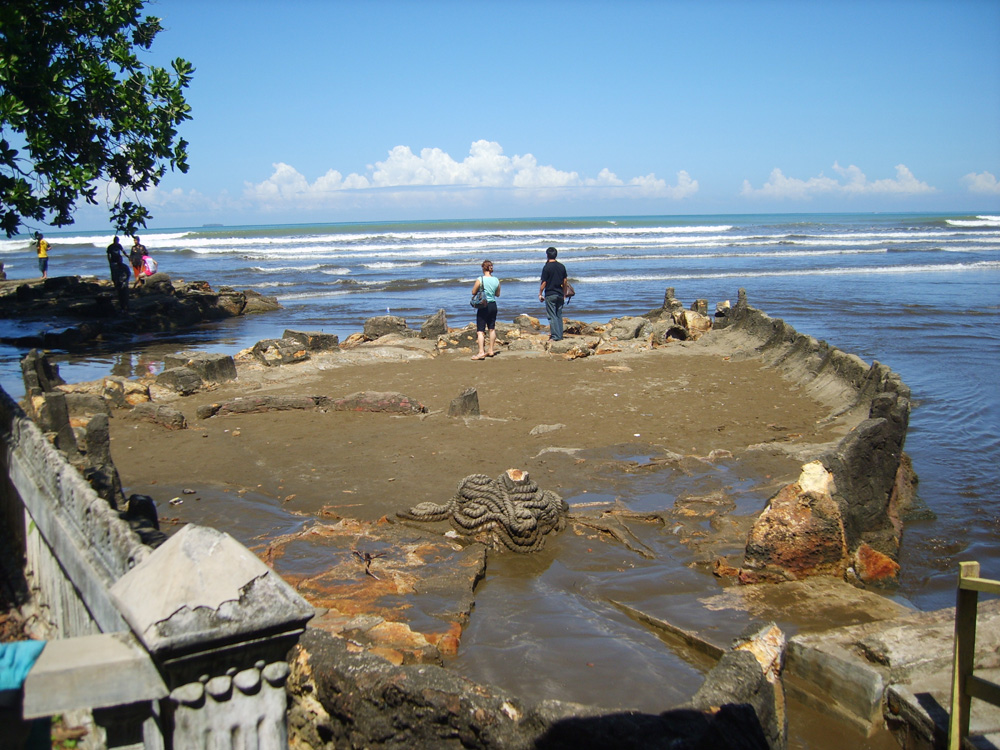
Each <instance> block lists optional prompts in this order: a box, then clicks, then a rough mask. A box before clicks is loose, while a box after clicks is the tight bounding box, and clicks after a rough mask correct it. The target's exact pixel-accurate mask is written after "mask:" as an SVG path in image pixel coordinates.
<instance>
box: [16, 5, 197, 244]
mask: <svg viewBox="0 0 1000 750" xmlns="http://www.w3.org/2000/svg"><path fill="white" fill-rule="evenodd" d="M144 4H145V0H44V1H40V0H4V2H3V4H2V5H0V228H2V229H3V230H4V231H5V232H6V233H7V236H8V237H9V236H11V235H13V234H16V233H17V231H18V228H19V227H20V226H23V225H24V224H25V222H26V221H32V222H42V223H46V224H53V225H56V226H64V225H67V224H72V223H73V210H74V207H75V206H76V204H77V202H78V201H79V200H80V199H83V200H85V201H86V202H87V203H91V204H97V203H98V190H99V188H101V187H102V186H104V185H108V186H109V187H108V188H107V190H108V193H107V195H106V201H107V205H108V210H109V212H110V216H111V220H112V223H113V224H114V226H115V227H116V228H117V229H118V230H119V231H120V232H122V233H125V234H131V233H134V231H135V230H136V229H138V227H141V226H145V222H146V219H148V218H150V214H149V213H148V211H147V210H146V209H145V208H144V207H143V206H142V205H141V204H139V203H138V202H136V201H132V200H128V199H127V198H126V195H128V194H129V193H132V192H141V191H142V190H145V189H148V188H150V187H153V186H155V185H157V184H159V182H160V180H161V179H162V178H163V176H164V174H166V169H167V166H168V165H169V167H170V168H171V169H176V170H179V171H181V172H187V169H188V164H187V145H188V144H187V141H185V140H184V139H183V138H181V137H180V136H179V135H178V132H177V127H178V126H179V125H180V124H181V123H182V122H184V121H185V120H189V119H190V118H191V115H190V111H191V108H190V106H188V103H187V102H186V101H185V99H184V89H185V88H187V86H188V85H189V84H190V82H191V76H192V74H193V73H194V68H193V67H192V66H191V64H190V63H189V62H187V61H186V60H182V59H180V58H178V59H176V60H174V61H173V62H172V63H171V64H170V70H167V69H166V68H162V67H156V66H151V65H147V64H145V63H143V62H141V61H140V59H139V56H138V53H139V52H140V51H142V50H148V49H149V48H150V46H151V45H152V43H153V39H154V38H155V37H156V35H157V34H158V33H159V32H160V31H161V30H162V26H161V25H160V19H159V18H156V17H154V16H146V17H141V16H140V14H141V12H142V10H143V6H144Z"/></svg>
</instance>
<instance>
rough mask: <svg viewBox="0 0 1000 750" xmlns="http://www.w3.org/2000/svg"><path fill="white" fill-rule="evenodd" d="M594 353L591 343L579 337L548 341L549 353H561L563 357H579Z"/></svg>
mask: <svg viewBox="0 0 1000 750" xmlns="http://www.w3.org/2000/svg"><path fill="white" fill-rule="evenodd" d="M593 353H594V350H593V348H592V346H591V343H590V342H588V341H586V340H584V339H580V338H576V337H574V338H571V339H561V340H560V341H552V342H549V354H559V355H562V357H563V359H581V358H583V357H589V356H590V355H591V354H593Z"/></svg>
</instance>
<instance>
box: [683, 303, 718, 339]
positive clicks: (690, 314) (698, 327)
mask: <svg viewBox="0 0 1000 750" xmlns="http://www.w3.org/2000/svg"><path fill="white" fill-rule="evenodd" d="M701 301H702V302H704V300H701ZM707 304H708V303H707V302H706V303H705V306H706V308H707ZM674 322H676V323H677V324H678V325H680V326H682V327H683V328H684V329H685V330H686V331H687V338H688V339H689V340H691V341H696V340H697V339H699V338H701V337H702V336H703V335H704V334H705V333H707V332H708V331H711V330H712V319H711V318H709V317H708V315H707V310H705V311H701V310H699V311H697V312H695V311H693V310H678V311H676V312H674Z"/></svg>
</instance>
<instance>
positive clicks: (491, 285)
mask: <svg viewBox="0 0 1000 750" xmlns="http://www.w3.org/2000/svg"><path fill="white" fill-rule="evenodd" d="M482 268H483V275H482V278H478V279H476V283H475V284H473V285H472V293H473V294H475V293H476V292H478V291H479V289H480V287H482V289H483V291H484V292H485V293H486V307H480V308H477V309H476V341H478V343H479V354H477V355H476V356H475V357H473V359H486V358H487V357H495V356H496V354H497V352H496V344H497V297H499V296H500V279H498V278H495V277H494V276H493V261H491V260H484V261H483V265H482ZM487 329H489V332H490V348H489V351H486V331H487Z"/></svg>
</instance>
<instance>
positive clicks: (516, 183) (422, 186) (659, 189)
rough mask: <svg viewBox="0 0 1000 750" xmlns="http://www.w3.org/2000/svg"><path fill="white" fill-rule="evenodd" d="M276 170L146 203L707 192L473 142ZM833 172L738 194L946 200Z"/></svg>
mask: <svg viewBox="0 0 1000 750" xmlns="http://www.w3.org/2000/svg"><path fill="white" fill-rule="evenodd" d="M272 169H273V171H272V173H271V175H270V176H269V177H267V178H266V179H264V180H262V181H260V182H250V181H245V182H244V184H243V192H242V194H241V195H240V196H238V197H233V196H230V195H228V194H226V193H223V194H220V195H218V196H214V197H213V196H205V195H202V194H200V193H198V192H197V191H183V190H180V189H174V190H170V191H163V190H160V191H157V190H153V191H150V192H149V193H147V194H146V195H145V196H143V199H144V200H145V202H146V203H148V204H149V205H150V206H152V207H159V208H161V209H163V208H167V209H176V210H181V211H183V210H191V209H194V208H195V207H198V208H200V209H205V208H206V207H212V208H214V209H215V210H220V211H221V210H227V209H228V210H237V211H240V210H242V211H254V212H265V213H279V212H288V211H290V210H302V211H315V210H323V209H331V210H332V209H336V208H337V207H340V206H343V205H344V204H347V203H349V204H351V205H352V206H353V207H358V206H361V205H367V206H369V207H371V206H375V205H381V206H383V207H388V206H391V205H398V206H401V207H410V208H415V207H421V206H423V207H427V208H433V207H437V208H439V209H443V208H446V207H447V206H449V205H450V206H455V207H459V206H463V207H467V208H468V207H471V206H475V205H476V204H481V205H484V206H485V205H486V204H487V198H486V194H487V193H492V194H493V195H496V194H497V193H500V192H502V193H506V195H507V197H508V198H509V199H510V200H512V201H514V202H515V203H524V204H531V205H534V206H537V205H539V204H546V203H550V204H552V203H557V202H563V201H567V200H580V199H584V198H585V199H586V200H588V201H589V202H591V203H593V202H594V201H596V202H600V201H603V200H611V199H640V198H641V199H647V200H657V201H660V202H661V203H662V205H663V207H664V210H666V211H670V210H677V211H680V210H684V207H685V203H687V202H689V201H690V200H691V199H692V198H693V197H694V196H696V195H697V194H698V192H699V190H700V189H701V186H700V184H699V181H698V179H696V178H695V177H693V176H692V175H691V174H690V173H689V172H688V171H687V170H683V169H682V170H679V171H678V172H677V174H676V178H675V181H674V183H673V184H668V182H667V180H665V179H663V178H660V177H657V175H656V174H654V173H649V174H646V175H640V176H635V177H626V178H622V177H619V176H618V175H616V174H615V173H614V172H612V171H611V170H610V169H607V168H604V169H602V170H601V171H600V172H599V173H598V174H597V175H596V176H585V175H581V174H580V173H579V172H577V171H575V170H566V169H562V168H560V167H557V166H554V165H546V164H540V163H539V162H538V160H537V159H536V157H535V156H534V155H532V154H530V153H525V154H519V155H518V154H516V155H513V156H508V155H506V154H505V153H504V151H503V147H502V146H501V145H500V144H499V143H497V142H495V141H487V140H478V141H475V142H474V143H472V145H471V147H470V149H469V153H468V155H466V156H465V157H464V158H462V159H461V160H458V159H456V158H454V157H453V156H451V155H450V154H449V153H447V152H446V151H444V150H442V149H440V148H436V147H433V148H423V149H421V150H420V152H419V153H414V151H413V150H412V149H411V148H410V147H409V146H404V145H398V146H395V147H394V148H392V149H390V150H389V151H388V155H387V157H386V158H385V159H384V160H382V161H376V162H375V163H374V164H373V165H369V166H368V168H367V169H366V171H365V172H364V173H363V174H360V173H357V172H352V173H349V174H346V175H345V174H343V173H342V172H341V171H339V170H337V169H334V168H331V169H329V170H327V171H326V172H325V173H324V174H322V175H320V176H319V177H317V178H316V179H314V180H312V181H310V180H309V179H308V178H307V177H306V176H305V175H304V174H303V173H302V172H301V171H300V170H299V169H298V168H297V167H296V166H294V165H291V164H287V163H284V162H277V163H274V164H272ZM832 171H833V173H834V175H835V176H829V175H826V174H823V173H820V174H819V175H816V176H811V177H804V178H803V177H795V176H790V175H786V174H785V172H784V170H782V169H781V168H780V167H775V168H773V169H772V171H771V173H770V175H769V176H768V177H767V179H766V181H764V182H763V183H762V184H760V186H759V187H755V186H754V184H753V183H752V182H751V181H750V180H749V179H744V180H743V183H742V186H741V188H739V189H733V190H732V194H733V195H734V196H735V197H737V198H740V199H742V200H743V201H744V202H745V204H746V206H747V208H748V209H753V208H755V207H756V206H758V205H759V204H761V203H763V202H768V201H770V202H772V203H773V202H774V201H777V202H781V203H785V204H788V203H793V204H794V203H802V204H803V206H804V208H805V207H807V206H808V204H809V203H810V202H812V201H813V200H814V199H820V198H824V197H834V198H848V199H850V198H863V197H865V196H872V197H878V196H882V197H916V196H926V195H932V194H935V193H938V192H939V190H938V188H936V187H935V186H932V185H930V184H928V183H927V182H926V181H924V180H921V179H919V178H918V177H917V176H916V175H914V174H913V172H912V171H911V170H910V169H909V168H908V167H907V166H906V165H905V164H898V165H896V167H895V175H894V176H892V177H880V178H876V179H869V177H868V176H867V175H866V174H865V173H864V172H863V171H862V170H861V168H860V167H858V166H856V165H854V164H851V165H849V166H847V167H842V166H841V165H840V164H839V163H837V162H834V164H833V166H832ZM958 182H959V183H960V184H961V185H962V186H964V189H965V191H966V192H967V193H968V194H969V195H982V196H1000V181H998V180H997V178H996V177H995V176H994V175H993V174H992V173H990V172H988V171H983V172H981V173H970V174H967V175H965V176H964V177H962V178H960V180H959V181H958Z"/></svg>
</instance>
